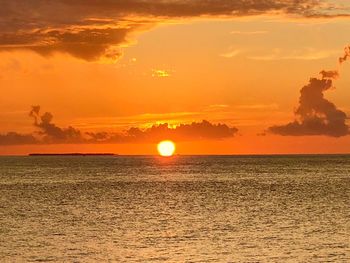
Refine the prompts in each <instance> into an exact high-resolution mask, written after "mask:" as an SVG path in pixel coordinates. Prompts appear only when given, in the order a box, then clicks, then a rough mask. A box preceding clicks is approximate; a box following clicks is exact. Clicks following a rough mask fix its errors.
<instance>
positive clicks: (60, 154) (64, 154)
mask: <svg viewBox="0 0 350 263" xmlns="http://www.w3.org/2000/svg"><path fill="white" fill-rule="evenodd" d="M116 155H118V154H114V153H30V154H29V156H116Z"/></svg>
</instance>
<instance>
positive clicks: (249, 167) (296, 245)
mask: <svg viewBox="0 0 350 263" xmlns="http://www.w3.org/2000/svg"><path fill="white" fill-rule="evenodd" d="M0 261H1V262H23V261H24V262H30V261H43V262H47V261H59V262H62V261H65V262H91V261H102V262H103V261H112V262H113V261H116V262H164V261H168V262H350V157H349V156H340V155H339V156H274V157H273V156H270V157H268V156H266V157H257V156H255V157H254V156H251V157H242V156H241V157H239V156H235V157H234V156H210V157H209V156H201V157H199V156H178V157H174V158H170V159H163V158H158V157H122V156H120V157H91V156H90V157H0Z"/></svg>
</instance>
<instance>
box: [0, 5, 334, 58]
mask: <svg viewBox="0 0 350 263" xmlns="http://www.w3.org/2000/svg"><path fill="white" fill-rule="evenodd" d="M323 2H324V1H322V0H298V1H295V0H264V1H261V0H250V1H246V0H236V1H232V0H207V1H203V0H162V1H159V0H147V1H146V0H124V1H117V0H99V1H97V0H84V1H83V0H75V1H70V0H46V1H43V0H26V1H22V0H11V1H8V0H0V6H1V9H0V50H16V49H26V50H32V51H35V52H37V53H39V54H41V55H44V56H49V55H52V54H55V53H57V52H60V53H67V54H70V55H72V56H75V57H78V58H81V59H84V60H87V61H95V60H102V61H111V62H113V61H116V60H117V59H118V58H119V57H120V56H121V53H122V51H121V48H122V47H123V46H125V45H129V44H130V43H131V39H132V37H133V35H135V34H137V33H139V32H142V31H144V30H149V29H150V28H152V27H154V26H156V25H158V24H161V23H166V22H167V20H169V19H171V20H174V19H183V18H197V17H203V16H206V17H218V16H220V17H228V18H232V17H241V16H250V15H260V14H270V13H274V14H275V13H283V14H290V15H293V16H295V15H296V16H303V17H315V16H317V15H322V16H327V15H330V16H336V15H337V13H334V12H335V11H334V8H331V7H330V6H327V7H326V8H325V7H324V5H322V3H323ZM328 11H329V12H330V13H329V14H328V13H327V12H328ZM331 11H332V12H331Z"/></svg>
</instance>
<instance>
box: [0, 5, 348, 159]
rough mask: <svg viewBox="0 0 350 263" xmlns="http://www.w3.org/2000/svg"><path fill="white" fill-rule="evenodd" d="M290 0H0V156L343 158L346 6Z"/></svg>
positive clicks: (345, 146)
mask: <svg viewBox="0 0 350 263" xmlns="http://www.w3.org/2000/svg"><path fill="white" fill-rule="evenodd" d="M214 2H215V3H214ZM233 2H234V3H233ZM293 2H294V1H290V0H285V1H273V0H268V1H266V3H265V4H264V5H262V4H261V1H250V4H248V3H247V2H245V1H228V0H226V1H225V0H219V1H205V2H201V1H195V0H193V1H187V2H186V3H185V1H182V0H180V1H171V0H166V1H163V2H161V1H155V0H151V1H147V2H144V1H140V0H127V1H124V2H122V3H121V2H120V1H110V0H108V1H107V0H106V1H94V0H89V1H75V3H74V4H72V3H70V2H69V1H64V0H59V1H47V2H46V3H43V2H42V1H38V0H30V1H26V2H25V3H23V2H22V1H13V2H11V3H12V4H11V3H9V2H8V1H2V0H0V4H2V6H4V8H3V9H2V11H0V89H1V97H0V116H1V117H0V154H27V153H29V152H115V153H119V154H155V153H156V146H155V145H156V143H157V142H158V141H159V140H162V139H173V140H174V141H175V142H176V143H177V152H178V153H180V154H270V153H348V152H349V149H350V136H349V126H348V125H350V121H349V120H348V117H347V116H349V114H350V105H349V98H350V91H349V89H348V87H349V84H350V74H349V72H350V65H349V63H347V61H345V60H347V54H348V53H347V52H348V51H344V47H346V46H347V45H348V44H349V43H350V41H349V39H348V38H347V34H346V32H348V28H349V26H350V19H349V18H348V17H347V16H348V14H350V12H349V7H350V5H349V3H347V1H335V0H334V1H309V0H304V1H300V3H299V4H295V3H293ZM28 10H29V11H30V10H35V12H27V11H28ZM339 57H343V58H344V61H343V63H341V64H340V63H339V60H338V59H339ZM321 70H326V71H327V72H328V73H327V74H326V75H323V77H322V76H321V75H320V74H319V72H320V71H321ZM330 70H337V71H338V74H339V77H336V76H334V75H331V74H330V73H329V71H330ZM310 78H317V79H318V81H314V82H312V81H311V82H310V83H309V80H310ZM327 85H328V86H327ZM303 87H304V89H303V92H302V93H300V91H301V90H302V88H303ZM299 102H300V103H299ZM36 105H40V110H39V108H36V110H34V112H32V116H29V113H30V111H31V110H32V106H36ZM46 112H48V113H50V114H45V113H46ZM203 120H206V122H203ZM164 123H167V124H168V126H166V125H165V126H164ZM152 126H153V128H152ZM271 127H275V128H271ZM276 127H277V128H276Z"/></svg>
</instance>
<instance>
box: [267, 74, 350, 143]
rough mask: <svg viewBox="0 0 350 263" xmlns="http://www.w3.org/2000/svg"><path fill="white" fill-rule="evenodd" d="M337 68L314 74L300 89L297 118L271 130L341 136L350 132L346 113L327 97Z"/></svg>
mask: <svg viewBox="0 0 350 263" xmlns="http://www.w3.org/2000/svg"><path fill="white" fill-rule="evenodd" d="M335 72H336V71H321V74H322V75H323V78H322V79H317V78H311V79H310V82H309V84H308V85H306V86H304V87H303V88H302V89H301V91H300V98H299V107H298V108H297V110H296V111H295V115H296V117H297V120H295V121H293V122H290V123H288V124H286V125H281V126H278V125H277V126H272V127H270V128H269V131H270V132H272V133H274V134H279V135H284V136H303V135H326V136H331V137H341V136H345V135H348V134H349V132H350V129H349V126H348V125H347V124H346V119H347V116H346V114H345V113H344V112H343V111H341V110H339V109H337V107H336V106H335V105H334V104H333V103H332V102H330V101H329V100H327V99H326V98H325V97H324V92H325V91H327V90H329V89H330V88H332V87H333V83H332V79H331V78H334V77H335V76H337V74H335Z"/></svg>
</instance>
